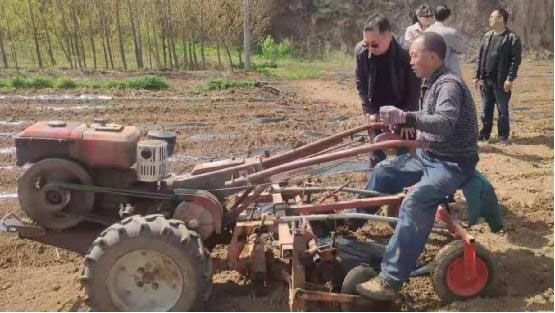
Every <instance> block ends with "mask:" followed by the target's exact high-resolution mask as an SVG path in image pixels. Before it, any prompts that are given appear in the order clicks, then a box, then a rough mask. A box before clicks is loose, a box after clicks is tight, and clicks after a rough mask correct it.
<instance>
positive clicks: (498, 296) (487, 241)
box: [0, 63, 554, 311]
mask: <svg viewBox="0 0 555 313" xmlns="http://www.w3.org/2000/svg"><path fill="white" fill-rule="evenodd" d="M464 70H465V79H466V80H467V81H470V77H471V76H470V74H471V68H470V67H469V66H465V68H464ZM352 75H353V74H352V73H351V72H350V71H349V72H333V73H327V74H326V76H325V77H323V78H322V79H315V80H301V81H294V82H286V81H273V80H270V81H269V83H270V85H271V86H272V87H273V88H274V89H270V88H259V89H230V90H223V91H212V92H204V93H193V92H191V88H192V87H193V86H195V85H196V84H197V83H198V80H199V79H201V78H199V77H194V75H189V74H187V76H185V75H183V76H179V75H176V76H175V77H173V78H172V79H171V81H172V83H173V84H174V85H175V86H176V90H175V91H165V92H156V93H154V92H144V91H140V92H136V91H133V92H130V91H125V92H118V93H115V94H112V93H110V94H109V96H110V97H112V98H109V97H108V98H107V97H104V98H103V99H93V100H85V99H84V98H85V97H82V94H83V91H73V92H71V95H72V96H76V97H77V98H78V99H76V100H75V99H74V100H59V99H58V100H48V101H46V100H41V101H38V100H33V99H30V98H24V97H23V98H21V97H19V98H17V99H15V98H1V97H0V167H1V169H0V171H1V173H2V175H0V196H1V195H10V194H13V193H15V192H16V188H17V187H16V179H17V177H18V175H19V174H20V173H21V169H19V168H17V167H13V165H14V164H15V152H14V150H13V134H15V133H16V132H17V131H20V130H21V129H23V128H25V127H26V126H27V125H29V123H31V122H33V121H37V120H66V121H91V120H92V118H93V117H97V116H104V117H108V118H109V119H110V121H112V122H116V123H123V124H133V125H139V126H141V127H143V128H145V129H155V128H160V127H164V128H165V129H168V130H171V131H175V132H177V133H178V141H177V151H176V157H175V158H174V159H172V165H171V166H172V170H173V171H184V172H186V171H187V170H189V169H191V167H192V166H193V165H194V164H195V163H199V162H204V161H207V160H211V159H220V158H225V157H230V156H241V155H247V154H249V153H251V154H252V153H260V152H261V151H262V150H257V149H260V148H262V149H267V150H272V151H276V150H279V149H290V148H292V147H295V146H297V145H299V144H302V143H306V142H310V141H314V140H315V139H317V138H320V137H321V136H323V135H326V134H332V133H335V132H337V131H339V130H342V129H344V128H346V127H352V126H354V125H359V124H360V123H361V116H360V107H359V104H358V99H357V96H356V93H355V92H354V84H353V77H352ZM234 77H236V78H243V79H244V78H247V77H248V78H257V77H258V76H257V75H255V74H235V75H234ZM276 90H278V91H279V92H276ZM2 93H4V95H6V94H7V93H13V91H9V90H3V91H2ZM17 93H18V94H20V95H24V96H36V95H37V94H45V93H49V94H52V92H50V91H47V92H45V91H42V90H41V91H25V92H21V91H18V92H17ZM91 93H92V92H91ZM96 93H98V92H96ZM79 97H80V98H79ZM474 99H475V101H476V104H477V105H479V103H480V101H479V98H478V97H477V95H476V94H474ZM511 121H512V122H511V136H512V144H511V145H509V146H503V145H499V144H497V140H496V139H495V138H493V139H492V140H491V142H490V143H489V144H488V145H485V146H482V147H481V148H480V150H481V151H480V163H479V169H480V170H481V171H482V172H483V173H484V174H485V175H486V176H487V177H488V178H489V179H490V180H491V182H492V183H493V185H494V186H495V188H496V192H497V195H498V197H499V199H500V203H501V206H502V210H503V215H504V217H505V222H506V226H507V227H506V230H505V232H504V233H502V234H492V233H491V232H490V231H489V229H488V227H487V226H486V225H484V224H481V225H478V226H476V227H474V228H473V229H472V234H473V235H475V237H476V239H477V240H478V241H479V242H480V243H482V244H483V245H484V246H486V247H487V248H488V249H489V250H490V251H492V253H493V254H494V257H495V259H496V262H497V266H498V269H499V271H498V274H499V276H498V283H497V285H496V287H495V293H494V294H493V295H492V297H491V298H484V299H476V300H472V301H467V302H458V303H454V304H451V305H447V306H446V305H444V304H442V303H440V301H439V298H438V297H437V295H436V294H435V292H434V290H433V288H432V286H431V282H430V278H429V277H427V276H425V277H418V278H414V279H411V280H410V281H409V283H407V284H406V285H405V286H404V287H403V290H402V293H401V295H400V297H399V300H398V301H397V306H396V307H397V308H399V309H401V310H416V311H436V310H440V311H445V310H446V311H528V310H530V311H538V310H553V264H554V263H553V262H554V261H553V64H552V63H549V64H540V65H538V64H531V63H526V64H524V65H523V66H522V68H521V70H520V72H519V78H518V79H517V81H516V83H515V91H514V93H513V97H512V99H511ZM494 137H495V136H494ZM362 159H364V158H362ZM346 181H352V182H353V186H354V187H359V188H360V187H363V186H364V184H365V182H366V175H365V174H364V173H363V174H356V175H354V174H342V175H339V176H337V177H335V178H334V179H329V180H325V181H324V183H329V184H330V185H340V184H342V183H344V182H346ZM457 199H458V201H459V203H460V205H459V206H460V207H461V210H460V212H459V213H458V214H459V215H460V217H461V218H462V219H463V220H464V219H465V217H466V213H465V210H464V201H463V199H462V198H461V195H457ZM9 212H14V213H17V214H20V215H22V213H21V212H20V210H19V205H18V202H17V200H0V215H2V216H3V215H4V214H6V213H9ZM390 234H391V230H390V229H389V228H387V226H386V225H374V224H368V225H366V226H365V227H364V228H363V229H362V230H361V231H359V232H357V233H356V234H355V235H356V236H357V237H358V238H359V239H361V240H381V241H385V240H387V238H388V237H389V236H390ZM450 240H452V238H451V237H450V236H447V235H445V234H444V233H434V234H433V235H432V237H431V240H430V241H429V244H428V245H427V246H426V252H425V254H424V255H423V257H422V261H424V262H425V261H430V260H432V259H433V257H434V255H435V253H436V252H437V251H438V250H439V249H440V248H441V247H442V246H443V245H445V244H446V243H447V242H449V241H450ZM226 254H227V246H226V245H219V246H217V247H216V248H215V249H214V250H213V251H212V257H213V260H214V265H215V275H214V278H213V281H214V287H215V297H214V301H212V302H211V303H210V304H209V305H208V307H207V309H208V310H213V311H255V310H256V311H259V310H260V311H284V310H287V309H288V306H287V288H286V286H285V285H284V284H282V283H280V282H272V283H271V284H270V288H269V293H268V295H267V296H264V297H259V298H257V297H255V296H254V287H253V285H252V283H251V282H250V281H249V280H248V279H247V278H245V277H242V276H241V275H239V274H237V273H234V272H231V271H229V270H228V269H227V267H226V264H225V257H226ZM81 268H82V260H81V257H79V256H78V255H76V254H74V253H71V252H68V251H65V250H62V249H56V248H54V247H50V246H46V245H41V244H38V243H34V242H31V241H27V240H19V239H17V238H16V237H15V236H14V235H12V234H6V233H0V308H2V309H4V310H6V311H29V310H39V311H42V310H48V311H57V310H64V311H67V310H81V311H83V310H88V309H89V308H88V307H87V306H86V305H84V304H83V303H82V301H81V300H82V296H83V291H82V290H80V285H79V282H78V278H79V275H80V271H81Z"/></svg>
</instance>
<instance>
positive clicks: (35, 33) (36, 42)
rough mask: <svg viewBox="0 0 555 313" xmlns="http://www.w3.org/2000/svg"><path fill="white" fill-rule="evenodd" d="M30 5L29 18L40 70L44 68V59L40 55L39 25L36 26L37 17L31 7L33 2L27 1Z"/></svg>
mask: <svg viewBox="0 0 555 313" xmlns="http://www.w3.org/2000/svg"><path fill="white" fill-rule="evenodd" d="M27 4H28V5H29V17H30V19H31V27H32V28H33V40H34V41H35V53H36V54H37V59H38V61H39V68H42V58H41V55H40V45H39V34H38V31H37V25H36V24H35V15H34V14H33V6H32V5H31V0H27Z"/></svg>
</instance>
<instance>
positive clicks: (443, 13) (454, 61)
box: [426, 5, 467, 77]
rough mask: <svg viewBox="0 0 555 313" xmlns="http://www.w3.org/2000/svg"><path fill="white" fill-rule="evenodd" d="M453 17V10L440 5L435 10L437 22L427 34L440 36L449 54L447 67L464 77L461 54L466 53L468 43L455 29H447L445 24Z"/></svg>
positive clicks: (446, 61) (429, 28) (446, 62)
mask: <svg viewBox="0 0 555 313" xmlns="http://www.w3.org/2000/svg"><path fill="white" fill-rule="evenodd" d="M450 15H451V9H449V8H448V7H446V6H444V5H440V6H438V7H437V8H436V10H435V17H436V22H435V23H433V24H432V25H430V27H428V28H426V31H427V32H434V33H437V34H439V35H440V36H441V37H442V38H443V40H444V41H445V44H446V45H447V54H446V55H445V67H447V69H449V70H451V71H453V72H454V73H455V74H457V75H459V76H460V77H462V70H461V64H460V63H459V54H464V53H465V52H466V48H467V47H466V43H465V41H464V39H463V38H462V37H461V36H460V34H459V32H457V30H455V29H454V28H451V27H447V26H445V25H444V24H443V22H444V21H445V20H447V18H448V17H449V16H450Z"/></svg>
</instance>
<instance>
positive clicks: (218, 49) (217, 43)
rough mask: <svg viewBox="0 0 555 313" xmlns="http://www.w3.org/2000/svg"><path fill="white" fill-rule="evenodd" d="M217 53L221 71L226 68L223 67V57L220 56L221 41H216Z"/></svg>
mask: <svg viewBox="0 0 555 313" xmlns="http://www.w3.org/2000/svg"><path fill="white" fill-rule="evenodd" d="M216 52H217V54H218V69H219V70H221V69H223V68H224V67H223V66H222V57H221V56H220V41H219V40H216Z"/></svg>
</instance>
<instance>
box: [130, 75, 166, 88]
mask: <svg viewBox="0 0 555 313" xmlns="http://www.w3.org/2000/svg"><path fill="white" fill-rule="evenodd" d="M127 87H128V88H137V89H147V90H162V89H168V88H169V87H170V85H169V84H168V83H167V82H166V81H165V80H164V79H162V78H160V77H158V76H145V77H142V78H137V79H129V80H127Z"/></svg>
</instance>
